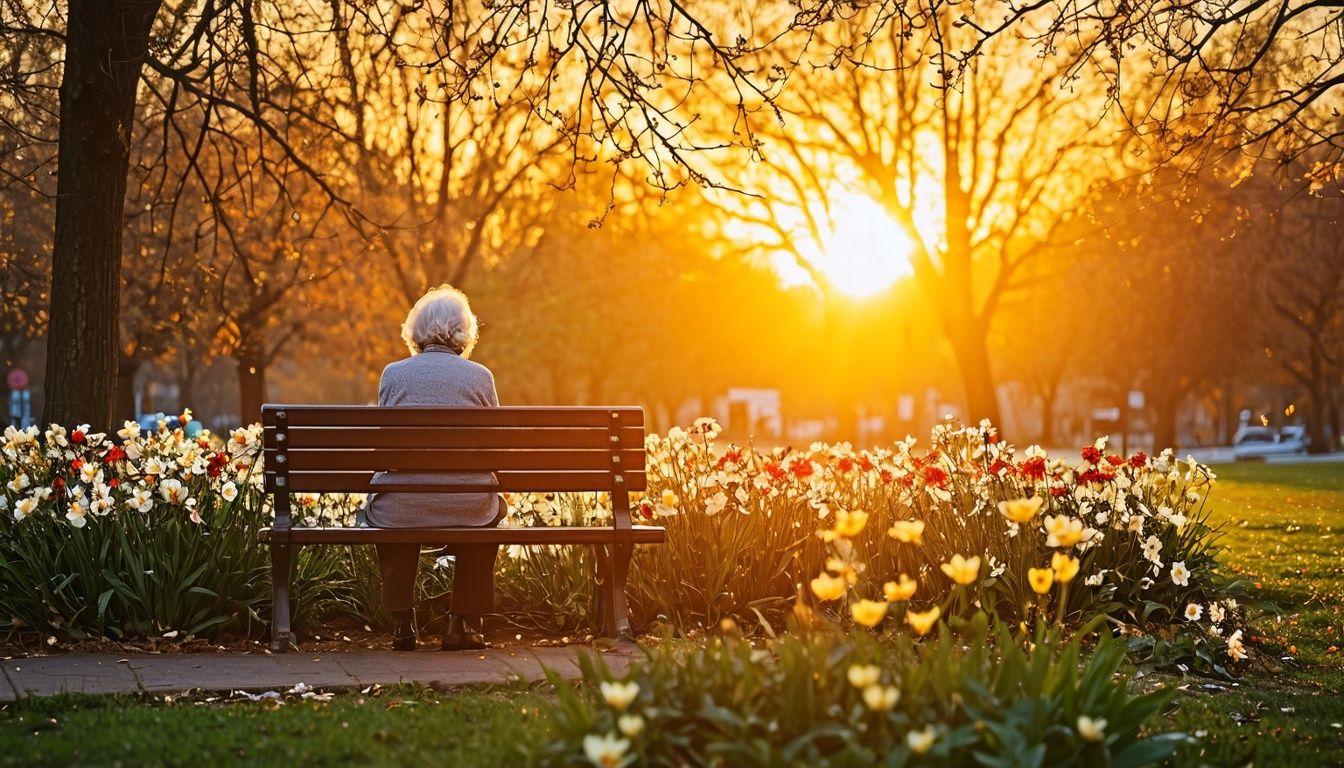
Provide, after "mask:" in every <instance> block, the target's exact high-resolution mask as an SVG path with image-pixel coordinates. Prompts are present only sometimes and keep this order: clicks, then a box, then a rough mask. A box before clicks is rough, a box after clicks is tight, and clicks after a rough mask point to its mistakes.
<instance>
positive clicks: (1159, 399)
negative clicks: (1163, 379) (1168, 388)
mask: <svg viewBox="0 0 1344 768" xmlns="http://www.w3.org/2000/svg"><path fill="white" fill-rule="evenodd" d="M1151 400H1152V404H1153V453H1158V452H1159V451H1161V450H1163V449H1165V448H1177V447H1179V446H1177V445H1176V411H1177V410H1179V407H1180V404H1181V393H1180V392H1158V393H1153V394H1152V395H1151Z"/></svg>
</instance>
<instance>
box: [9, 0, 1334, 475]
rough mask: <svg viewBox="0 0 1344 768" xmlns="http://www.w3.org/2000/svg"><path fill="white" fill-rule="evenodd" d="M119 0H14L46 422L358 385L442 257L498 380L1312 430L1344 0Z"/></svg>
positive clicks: (829, 408) (612, 397) (1186, 437)
mask: <svg viewBox="0 0 1344 768" xmlns="http://www.w3.org/2000/svg"><path fill="white" fill-rule="evenodd" d="M122 5H124V6H125V7H121V6H120V5H117V4H116V3H113V4H102V5H98V4H87V3H65V2H57V3H37V4H31V3H17V2H10V1H9V0H0V14H3V15H0V107H2V109H0V259H2V261H0V291H3V296H0V298H3V300H4V308H3V310H0V357H3V360H2V361H0V362H3V363H4V364H5V366H6V369H8V368H11V367H15V366H20V367H23V368H25V369H28V370H31V371H33V372H34V377H33V378H34V379H35V382H34V386H35V387H36V388H39V389H41V388H45V390H44V391H45V395H46V398H45V399H46V402H45V403H43V402H42V400H43V398H42V396H41V394H42V393H39V396H38V397H37V398H36V399H37V401H38V405H39V406H45V411H46V414H47V416H48V417H49V418H53V419H58V420H62V421H68V422H71V423H78V422H81V421H90V422H95V423H101V424H107V423H111V422H113V421H119V420H120V419H123V418H132V417H136V416H138V415H140V414H143V413H145V412H153V411H157V410H173V409H176V408H180V407H183V406H186V405H191V406H193V407H194V408H195V409H196V410H197V411H198V413H200V414H202V415H203V416H205V417H206V419H207V421H209V422H211V423H212V424H214V425H216V426H221V427H222V426H225V425H229V424H234V423H238V422H243V421H247V420H249V419H251V418H252V417H253V415H254V414H255V413H256V411H257V409H258V408H259V406H260V404H261V403H262V402H264V401H266V400H268V399H273V400H325V401H353V402H361V401H367V400H370V399H372V397H373V395H374V392H375V390H376V382H377V377H378V374H379V372H380V371H381V369H382V367H383V365H385V364H386V363H387V362H389V361H391V360H393V359H396V358H397V357H398V356H401V355H403V354H404V347H403V346H402V345H401V342H400V340H399V338H398V328H399V325H400V322H401V320H402V318H403V317H404V313H405V311H406V309H407V307H409V305H410V304H411V303H412V302H413V301H414V299H415V298H417V297H418V296H419V295H420V294H421V293H422V292H423V291H424V290H425V289H427V288H429V287H431V286H434V285H437V284H440V283H444V282H448V283H453V284H455V285H459V286H460V287H462V288H463V289H464V290H466V291H467V292H468V294H469V295H471V296H472V299H473V302H474V304H475V305H476V308H477V310H478V312H479V313H480V314H481V317H482V319H483V321H484V327H483V332H482V335H483V342H482V344H481V346H480V348H479V352H478V356H479V359H480V360H481V361H482V362H485V363H486V364H487V365H490V366H491V367H492V368H493V369H494V370H495V372H496V374H497V378H498V380H499V384H500V390H501V394H502V396H503V397H504V399H505V400H506V401H509V402H520V403H521V402H527V403H600V402H635V403H640V404H644V405H646V406H648V408H649V412H650V414H651V416H650V418H651V421H652V422H653V423H654V424H655V425H658V426H659V427H666V426H668V425H671V424H672V423H675V422H678V421H685V420H687V419H688V418H693V417H694V416H695V415H699V414H702V413H709V414H711V415H717V416H719V417H720V418H724V419H727V418H728V416H729V414H730V413H735V414H737V416H738V417H740V418H737V419H736V420H737V421H739V422H742V423H739V424H731V425H730V428H731V429H733V430H734V432H735V433H736V434H737V435H738V436H742V437H745V436H747V435H749V434H751V435H755V436H756V437H757V438H758V439H762V440H777V441H780V442H795V443H796V442H806V441H807V440H809V439H812V438H813V437H816V438H821V437H826V438H836V437H840V438H846V439H856V440H864V441H871V440H876V439H885V438H890V437H900V436H903V435H904V434H905V433H906V432H911V433H915V434H918V433H919V432H920V431H922V430H923V429H924V428H926V427H927V425H928V424H929V423H930V422H932V421H934V420H937V419H939V418H942V417H943V416H945V415H949V414H950V415H956V416H959V417H961V418H963V419H968V420H976V419H979V418H982V417H988V418H992V419H994V420H995V421H996V422H998V423H1000V424H1001V425H1002V427H1003V429H1004V431H1005V432H1006V434H1007V435H1008V436H1009V437H1011V438H1012V439H1014V440H1019V441H1026V440H1039V441H1042V442H1045V443H1056V444H1058V443H1068V442H1076V441H1080V440H1085V439H1090V436H1091V435H1092V434H1093V433H1098V432H1106V431H1117V430H1121V431H1125V432H1129V433H1132V434H1133V436H1134V440H1135V441H1136V443H1137V444H1145V445H1156V446H1162V445H1167V444H1173V443H1176V444H1193V443H1199V442H1204V443H1214V442H1223V443H1226V442H1227V441H1229V440H1230V439H1231V437H1232V434H1233V433H1234V432H1235V430H1236V428H1237V425H1238V422H1239V421H1240V416H1241V413H1242V411H1249V412H1250V413H1251V416H1252V418H1253V419H1254V420H1255V421H1257V422H1258V421H1260V420H1262V419H1264V420H1268V421H1272V422H1274V423H1287V422H1298V421H1300V422H1301V423H1303V424H1304V425H1306V427H1307V428H1308V432H1309V433H1310V435H1311V438H1312V444H1313V446H1315V447H1316V448H1318V449H1319V448H1324V447H1326V446H1331V445H1336V444H1338V441H1339V435H1340V429H1341V418H1344V417H1342V416H1341V411H1342V410H1344V409H1342V408H1341V406H1342V405H1344V404H1341V402H1340V401H1341V398H1342V397H1344V392H1342V391H1341V390H1342V389H1344V359H1342V358H1344V355H1342V354H1341V352H1340V349H1341V348H1342V347H1344V345H1341V343H1340V341H1341V330H1342V329H1344V253H1342V252H1341V251H1340V245H1339V243H1340V242H1341V238H1340V237H1339V232H1340V230H1339V219H1340V216H1341V214H1344V209H1342V208H1341V206H1342V205H1344V202H1341V187H1342V184H1341V178H1344V175H1342V174H1341V173H1340V171H1339V165H1338V163H1339V154H1338V151H1337V149H1338V146H1337V145H1338V143H1339V142H1338V131H1337V119H1336V120H1335V122H1334V123H1332V122H1331V120H1332V118H1331V115H1334V114H1335V113H1333V112H1332V111H1331V110H1332V109H1333V107H1331V106H1330V105H1331V104H1333V103H1334V102H1333V101H1332V99H1333V98H1334V95H1335V93H1336V91H1335V89H1336V88H1337V86H1338V84H1339V79H1338V78H1339V69H1338V67H1339V46H1338V45H1337V43H1332V42H1330V39H1329V36H1328V31H1327V30H1329V29H1332V28H1333V27H1332V26H1331V25H1332V24H1333V25H1336V26H1337V24H1338V21H1339V11H1338V9H1333V8H1329V7H1324V6H1322V7H1319V8H1308V7H1306V6H1302V5H1295V4H1291V3H1271V4H1261V5H1257V6H1256V7H1255V8H1253V9H1251V10H1250V11H1248V13H1247V14H1245V15H1244V17H1237V18H1233V17H1232V16H1229V15H1228V14H1225V13H1223V12H1222V11H1218V12H1217V13H1214V12H1212V11H1210V13H1207V14H1203V15H1193V16H1191V23H1192V24H1195V25H1196V27H1198V28H1199V29H1203V30H1204V31H1205V32H1206V33H1207V34H1206V35H1204V37H1196V38H1188V39H1187V38H1181V39H1175V38H1172V39H1168V38H1167V37H1164V36H1163V35H1162V34H1160V30H1158V29H1157V28H1154V27H1151V26H1144V25H1143V24H1141V23H1140V21H1139V20H1137V19H1135V20H1133V21H1128V20H1126V19H1121V18H1119V17H1113V16H1111V15H1104V14H1103V15H1100V16H1099V15H1096V14H1092V15H1089V14H1088V13H1085V12H1084V11H1083V10H1079V9H1077V8H1075V7H1074V6H1070V7H1069V8H1068V9H1065V10H1067V11H1068V12H1067V13H1064V12H1061V13H1058V14H1055V15H1051V16H1048V17H1047V16H1045V15H1039V16H1037V15H1033V13H1035V12H1036V11H1038V10H1039V11H1040V12H1041V13H1042V14H1044V13H1046V12H1047V11H1048V10H1049V9H1050V8H1051V7H1053V5H1052V4H1046V5H1045V6H1041V7H1039V8H1038V7H1036V6H1032V7H1031V8H1018V9H1016V10H1011V9H1010V8H1009V7H1008V6H999V5H997V4H993V3H991V4H987V5H984V6H982V7H979V8H977V9H975V11H974V13H973V14H972V13H971V11H969V10H968V9H966V8H964V7H963V6H962V5H953V4H949V3H944V2H933V3H930V4H928V5H927V7H923V6H921V7H920V8H918V9H915V8H906V7H904V6H897V5H894V4H891V3H883V2H871V3H854V4H840V5H835V4H829V3H821V4H815V5H803V6H797V5H792V4H789V3H785V2H769V1H763V2H758V3H741V4H733V5H731V6H723V5H722V4H691V5H689V6H681V5H670V4H668V5H665V4H661V3H652V4H641V5H638V6H632V7H631V8H621V7H617V6H615V5H612V4H607V3H598V2H592V3H589V2H584V3H576V4H573V6H572V7H570V6H565V7H560V6H555V7H551V6H546V8H545V9H544V10H543V9H542V7H541V6H536V5H534V4H529V3H527V2H524V1H523V0H518V1H517V2H508V3H498V2H495V3H457V2H445V3H423V4H416V5H411V6H406V5H402V4H392V3H377V2H375V3H358V4H356V3H345V2H332V3H326V4H318V5H305V6H292V5H290V4H285V3H273V2H249V3H237V2H210V3H201V2H195V1H194V0H182V1H181V2H173V1H170V0H164V1H163V2H138V3H137V2H132V0H124V2H122ZM1196 5H1200V4H1196ZM1086 7H1089V8H1096V7H1099V6H1086ZM1192 7H1193V6H1192ZM902 9H904V10H902ZM1215 10H1216V9H1215ZM123 12H125V13H132V14H138V15H134V16H132V17H126V18H137V19H141V20H142V21H144V22H145V24H147V25H148V26H147V27H145V29H147V30H148V31H147V32H145V33H143V34H142V35H139V36H137V35H129V34H128V35H127V36H123V37H124V39H123V38H122V37H118V39H116V40H112V39H110V38H109V37H108V33H107V30H105V29H102V28H101V27H98V24H99V23H100V22H99V21H98V14H100V13H114V14H118V13H123ZM1183 12H1184V11H1183ZM1190 12H1191V13H1193V11H1190ZM1145 13H1146V11H1145ZM966 14H971V15H969V16H968V15H966ZM1140 15H1141V14H1140ZM118 18H121V17H118ZM146 19H147V21H145V20H146ZM1237 30H1242V33H1244V34H1247V35H1253V39H1255V40H1257V41H1259V42H1260V43H1262V45H1260V46H1259V47H1257V48H1256V49H1255V50H1253V51H1250V50H1246V49H1244V47H1243V49H1238V48H1236V47H1235V46H1231V45H1230V41H1231V40H1232V39H1233V37H1234V36H1235V34H1238V33H1237ZM1284 30H1291V31H1294V32H1295V33H1300V34H1306V35H1307V37H1306V38H1304V39H1307V40H1310V41H1313V42H1316V43H1319V44H1320V45H1321V46H1322V47H1321V48H1320V52H1319V55H1318V56H1315V57H1313V58H1312V59H1311V63H1312V66H1310V67H1296V68H1289V67H1287V66H1286V65H1285V64H1284V62H1285V61H1286V60H1287V58H1288V57H1289V55H1290V54H1289V52H1288V51H1287V49H1286V48H1285V47H1284V45H1283V40H1285V39H1286V38H1284V37H1283V35H1285V34H1287V33H1286V32H1284ZM1052 32H1053V33H1055V34H1056V37H1055V38H1051V37H1049V35H1050V34H1051V33H1052ZM1061 32H1067V33H1069V34H1067V35H1059V33H1061ZM137 34H138V33H137ZM90 36H92V37H90ZM1051 40H1056V41H1057V42H1056V43H1050V42H1049V41H1051ZM1189 40H1193V41H1194V42H1189ZM91 41H92V42H91ZM1066 41H1067V42H1066ZM1043 45H1044V46H1045V47H1042V46H1043ZM1124 45H1129V46H1131V48H1132V50H1126V49H1125V48H1124ZM81 46H84V48H80V47H81ZM89 46H92V48H89ZM99 46H102V48H99ZM108 46H112V48H108ZM116 46H122V47H123V48H125V50H123V51H122V53H123V54H125V59H124V60H125V63H126V67H124V68H119V69H116V71H115V72H111V74H112V75H115V76H116V78H120V79H119V80H118V79H115V78H114V79H113V80H106V81H105V78H102V79H100V78H101V76H100V75H98V73H97V72H95V71H93V70H91V69H90V66H89V61H92V60H93V59H89V58H88V57H89V56H90V55H93V54H91V53H90V51H91V50H93V48H97V49H98V50H102V51H104V53H103V54H99V55H106V51H107V50H113V49H116V50H122V49H121V48H116ZM72 47H73V48H75V49H79V50H73V49H72ZM133 49H134V50H133ZM1196 52H1198V53H1199V54H1200V55H1195V53H1196ZM118 55H121V54H118ZM81 57H83V58H81ZM1145 57H1146V58H1145ZM95 58H96V57H95ZM119 61H120V59H119ZM137 62H141V63H139V64H137ZM1145 62H1157V64H1155V65H1153V66H1155V68H1154V69H1147V70H1143V69H1136V68H1138V67H1147V66H1149V65H1148V64H1146V63H1145ZM1121 72H1124V73H1126V77H1127V78H1128V79H1126V80H1124V81H1123V85H1124V87H1121V85H1122V80H1121V77H1120V74H1121ZM1136 73H1137V74H1136ZM103 74H104V75H106V74H108V73H103ZM80 78H85V79H88V80H89V83H88V84H84V85H81V83H82V82H83V81H82V80H80ZM137 84H138V88H136V87H132V86H135V85H137ZM100 88H103V89H107V88H111V89H112V91H115V93H113V92H112V91H108V92H107V93H106V94H104V95H105V96H106V97H107V98H106V99H105V101H106V103H103V102H101V101H99V102H98V104H102V106H100V107H98V108H97V109H93V108H92V107H90V108H89V109H90V110H91V112H90V115H86V116H85V118H87V119H93V118H95V117H99V116H100V115H101V118H100V120H101V122H100V121H98V120H95V121H94V122H80V121H79V120H80V119H85V118H80V119H75V118H71V117H66V118H63V117H62V115H63V111H64V113H66V114H67V115H68V114H72V111H75V112H77V111H78V110H77V106H78V104H79V103H85V102H88V101H89V100H94V101H97V99H100V98H102V97H100V96H98V94H99V93H102V91H100V90H99V89H100ZM128 88H129V89H130V90H129V91H128V90H127V89H128ZM62 89H64V90H62ZM128 92H129V93H133V94H134V98H133V99H131V100H130V101H126V93H128ZM63 94H64V95H63ZM114 97H115V98H114ZM63 99H64V101H63ZM117 99H120V101H118V100H117ZM104 107H106V108H104ZM113 107H115V109H113ZM1335 117H1336V118H1337V115H1335ZM62 131H65V132H66V134H62ZM71 132H74V133H71ZM75 134H78V136H75ZM63 135H64V136H66V138H64V139H63V138H62V136H63ZM72 137H73V138H72ZM80 137H82V138H80ZM112 139H116V140H115V141H113V140H112ZM79 142H83V143H79ZM76 143H77V144H78V147H77V148H76V149H75V150H70V149H69V148H68V145H70V146H73V145H74V144H76ZM81 153H83V154H81ZM121 155H124V162H123V161H118V160H117V157H119V156H121ZM58 160H59V161H61V162H60V163H58ZM118 163H120V165H118ZM81 164H82V165H81ZM58 165H59V168H60V170H59V171H58ZM91 166H97V172H96V173H93V172H91V171H87V168H89V167H91ZM114 166H116V167H114ZM81 167H83V168H85V169H86V170H84V171H81V170H80V169H81ZM118 167H119V168H120V175H118ZM62 174H67V175H68V176H69V178H67V177H66V176H62ZM118 179H120V180H121V181H120V182H119V181H118ZM123 182H124V192H123V191H122V190H121V188H120V187H119V186H118V184H119V183H123ZM62 185H65V186H62ZM72 185H73V186H72ZM80 200H84V201H86V202H87V201H89V200H93V201H96V202H97V203H98V205H96V206H92V205H86V204H81V203H79V202H78V201H80ZM58 201H62V202H61V203H60V204H58ZM114 203H115V205H114ZM58 209H59V210H58ZM109 281H110V283H111V288H110V289H109V285H108V283H109ZM109 290H110V291H111V293H109V294H108V295H115V296H116V300H115V301H110V300H107V299H105V298H104V299H100V298H98V297H99V296H102V295H103V294H102V293H99V292H100V291H101V292H103V293H106V292H108V291H109ZM44 374H45V375H44ZM44 379H45V381H44ZM734 392H736V393H737V394H733V393H734ZM771 392H773V393H774V394H773V395H771V394H769V393H771ZM763 393H765V394H763ZM770 397H778V398H779V402H781V403H782V412H781V413H779V414H778V416H779V421H780V424H779V425H778V426H770V427H768V428H767V427H766V426H763V425H765V424H766V423H767V422H769V421H770V420H769V419H767V418H764V417H763V416H762V413H761V412H760V407H762V406H760V405H759V403H757V404H751V405H748V404H746V403H747V401H748V400H751V401H752V402H753V403H755V402H756V401H755V400H753V398H757V399H759V398H765V399H766V400H768V399H769V398H770ZM734 398H745V399H739V400H734ZM761 402H764V401H761ZM734 409H737V410H734ZM744 414H745V415H744ZM1116 414H1118V415H1116Z"/></svg>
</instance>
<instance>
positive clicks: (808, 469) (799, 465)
mask: <svg viewBox="0 0 1344 768" xmlns="http://www.w3.org/2000/svg"><path fill="white" fill-rule="evenodd" d="M789 471H790V472H792V473H793V475H794V477H810V476H811V475H812V462H811V461H809V460H807V459H805V458H803V457H801V456H800V457H798V458H795V459H794V460H793V461H790V462H789Z"/></svg>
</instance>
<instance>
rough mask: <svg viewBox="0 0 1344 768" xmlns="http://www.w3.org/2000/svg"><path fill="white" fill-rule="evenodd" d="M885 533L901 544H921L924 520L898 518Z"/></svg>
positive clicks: (922, 541)
mask: <svg viewBox="0 0 1344 768" xmlns="http://www.w3.org/2000/svg"><path fill="white" fill-rule="evenodd" d="M887 535H888V536H890V537H891V538H893V539H895V540H897V541H899V542H901V543H902V544H923V543H924V521H923V520H898V521H896V523H895V524H894V525H892V526H891V528H890V529H888V530H887Z"/></svg>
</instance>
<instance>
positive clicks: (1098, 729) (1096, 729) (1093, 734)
mask: <svg viewBox="0 0 1344 768" xmlns="http://www.w3.org/2000/svg"><path fill="white" fill-rule="evenodd" d="M1078 735H1079V736H1081V737H1083V740H1084V741H1092V742H1098V741H1102V740H1104V739H1105V738H1106V718H1104V717H1098V718H1096V719H1093V718H1090V717H1088V716H1087V715H1079V716H1078Z"/></svg>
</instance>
